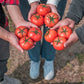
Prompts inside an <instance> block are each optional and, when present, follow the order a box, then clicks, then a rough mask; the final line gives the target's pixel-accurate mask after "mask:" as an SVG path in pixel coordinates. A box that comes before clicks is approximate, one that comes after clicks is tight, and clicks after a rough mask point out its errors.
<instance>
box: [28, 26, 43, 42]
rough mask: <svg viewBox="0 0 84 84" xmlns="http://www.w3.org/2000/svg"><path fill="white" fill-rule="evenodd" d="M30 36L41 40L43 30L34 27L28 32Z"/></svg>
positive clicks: (34, 39)
mask: <svg viewBox="0 0 84 84" xmlns="http://www.w3.org/2000/svg"><path fill="white" fill-rule="evenodd" d="M28 37H31V39H32V40H33V41H36V42H37V41H40V40H41V37H42V32H41V30H40V29H38V28H35V27H32V28H31V29H30V30H29V32H28Z"/></svg>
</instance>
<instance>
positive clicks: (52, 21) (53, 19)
mask: <svg viewBox="0 0 84 84" xmlns="http://www.w3.org/2000/svg"><path fill="white" fill-rule="evenodd" d="M58 21H59V18H58V15H57V14H56V13H48V14H47V15H46V16H45V18H44V22H45V25H46V26H48V27H53V26H54V25H56V23H58Z"/></svg>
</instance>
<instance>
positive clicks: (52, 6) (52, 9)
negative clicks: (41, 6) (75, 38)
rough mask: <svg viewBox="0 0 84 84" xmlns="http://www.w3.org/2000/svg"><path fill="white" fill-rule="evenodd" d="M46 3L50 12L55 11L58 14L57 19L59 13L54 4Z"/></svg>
mask: <svg viewBox="0 0 84 84" xmlns="http://www.w3.org/2000/svg"><path fill="white" fill-rule="evenodd" d="M47 5H48V6H49V7H50V9H51V12H53V13H56V14H57V15H58V17H59V19H60V15H59V13H58V11H57V9H56V6H54V5H52V4H47Z"/></svg>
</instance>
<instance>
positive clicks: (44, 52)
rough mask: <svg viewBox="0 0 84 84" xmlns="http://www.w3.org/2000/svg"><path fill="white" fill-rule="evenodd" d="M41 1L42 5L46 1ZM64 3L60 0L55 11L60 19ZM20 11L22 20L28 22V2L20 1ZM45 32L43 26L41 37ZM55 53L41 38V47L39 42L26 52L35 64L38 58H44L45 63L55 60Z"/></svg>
mask: <svg viewBox="0 0 84 84" xmlns="http://www.w3.org/2000/svg"><path fill="white" fill-rule="evenodd" d="M41 1H42V3H46V0H41ZM66 1H67V0H61V1H60V2H59V4H58V7H57V10H58V12H59V14H60V16H61V17H62V16H63V13H64V9H65V6H66ZM20 9H21V12H22V15H23V17H24V19H25V20H26V21H28V19H27V18H28V12H29V10H30V6H29V4H28V0H20ZM46 31H47V28H46V27H45V25H44V33H43V35H44V34H45V32H46ZM55 53H56V50H55V49H54V48H53V46H52V45H51V44H50V43H48V42H46V41H45V39H44V38H43V42H42V45H41V42H40V41H39V42H37V44H36V46H35V47H34V48H33V49H31V50H28V54H29V58H30V59H31V60H32V61H35V62H38V61H39V60H40V56H41V58H44V59H46V60H47V61H52V60H54V59H55Z"/></svg>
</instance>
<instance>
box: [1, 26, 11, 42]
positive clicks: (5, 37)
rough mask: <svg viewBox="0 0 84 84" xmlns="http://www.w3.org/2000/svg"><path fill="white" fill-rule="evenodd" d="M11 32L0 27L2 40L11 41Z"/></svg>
mask: <svg viewBox="0 0 84 84" xmlns="http://www.w3.org/2000/svg"><path fill="white" fill-rule="evenodd" d="M9 37H10V32H8V31H7V30H5V29H4V28H2V27H1V26H0V38H1V39H3V40H6V41H9Z"/></svg>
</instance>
